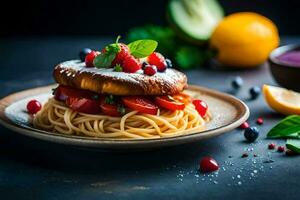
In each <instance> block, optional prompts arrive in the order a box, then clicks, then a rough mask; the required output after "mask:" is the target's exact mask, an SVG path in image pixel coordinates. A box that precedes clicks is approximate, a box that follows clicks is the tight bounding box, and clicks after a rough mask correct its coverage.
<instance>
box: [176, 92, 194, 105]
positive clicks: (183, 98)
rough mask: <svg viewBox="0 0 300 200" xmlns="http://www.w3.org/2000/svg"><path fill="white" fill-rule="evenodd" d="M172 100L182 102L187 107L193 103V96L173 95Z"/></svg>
mask: <svg viewBox="0 0 300 200" xmlns="http://www.w3.org/2000/svg"><path fill="white" fill-rule="evenodd" d="M172 98H173V99H175V100H177V101H180V102H182V103H184V104H185V105H187V104H189V103H191V101H192V98H191V96H190V95H188V94H185V93H180V94H175V95H172Z"/></svg>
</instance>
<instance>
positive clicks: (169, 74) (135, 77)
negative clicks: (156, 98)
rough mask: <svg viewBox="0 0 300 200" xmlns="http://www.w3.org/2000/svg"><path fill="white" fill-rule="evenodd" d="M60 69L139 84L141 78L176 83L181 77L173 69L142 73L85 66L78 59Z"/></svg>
mask: <svg viewBox="0 0 300 200" xmlns="http://www.w3.org/2000/svg"><path fill="white" fill-rule="evenodd" d="M59 67H60V68H62V69H66V70H68V69H71V70H75V71H76V72H77V73H83V72H84V73H91V74H93V75H102V76H109V77H112V78H115V79H120V80H125V81H128V82H132V83H136V84H139V83H140V80H142V79H152V80H153V81H155V82H168V83H170V84H176V83H177V81H178V80H180V79H181V77H180V75H179V74H178V73H177V71H176V70H174V69H167V70H166V71H165V72H157V73H156V74H155V75H153V76H148V75H144V74H143V71H142V70H139V71H137V72H136V73H125V72H115V71H113V68H87V67H86V66H85V63H84V62H81V61H80V60H70V61H66V62H63V63H61V64H59Z"/></svg>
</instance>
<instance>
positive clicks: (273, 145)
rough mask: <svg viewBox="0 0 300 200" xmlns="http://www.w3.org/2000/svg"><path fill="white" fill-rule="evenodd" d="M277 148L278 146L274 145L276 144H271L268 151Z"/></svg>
mask: <svg viewBox="0 0 300 200" xmlns="http://www.w3.org/2000/svg"><path fill="white" fill-rule="evenodd" d="M275 147H276V144H274V143H270V144H269V145H268V149H275Z"/></svg>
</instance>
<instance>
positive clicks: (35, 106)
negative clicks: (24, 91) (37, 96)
mask: <svg viewBox="0 0 300 200" xmlns="http://www.w3.org/2000/svg"><path fill="white" fill-rule="evenodd" d="M41 109H42V104H41V103H40V102H39V101H37V100H31V101H29V102H28V103H27V111H28V113H29V114H36V113H37V112H38V111H40V110H41Z"/></svg>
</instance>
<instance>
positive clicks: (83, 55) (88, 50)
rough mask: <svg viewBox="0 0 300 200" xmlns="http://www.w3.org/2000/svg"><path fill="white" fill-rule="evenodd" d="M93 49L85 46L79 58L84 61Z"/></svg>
mask: <svg viewBox="0 0 300 200" xmlns="http://www.w3.org/2000/svg"><path fill="white" fill-rule="evenodd" d="M91 51H92V50H91V49H89V48H84V49H82V50H81V51H80V52H79V58H80V60H81V61H82V62H84V61H85V57H86V55H88V54H89V53H91Z"/></svg>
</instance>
